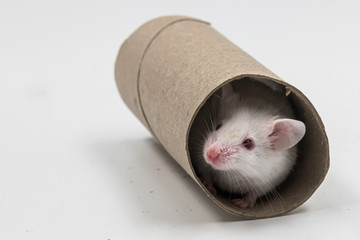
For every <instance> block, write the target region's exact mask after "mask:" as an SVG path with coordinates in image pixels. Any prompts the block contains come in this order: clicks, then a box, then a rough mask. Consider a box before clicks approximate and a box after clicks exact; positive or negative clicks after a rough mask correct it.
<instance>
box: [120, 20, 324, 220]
mask: <svg viewBox="0 0 360 240" xmlns="http://www.w3.org/2000/svg"><path fill="white" fill-rule="evenodd" d="M246 77H255V78H258V79H260V80H261V81H262V82H271V83H275V84H278V85H279V86H281V87H282V88H284V90H285V91H284V92H286V95H287V97H288V99H289V102H290V103H291V104H292V107H293V109H294V111H295V113H296V114H297V117H298V119H300V120H301V121H303V122H304V123H305V125H306V127H307V133H306V135H305V137H304V138H303V140H302V142H301V146H300V151H299V152H300V155H299V157H298V159H297V164H296V167H295V169H294V173H293V174H291V176H289V177H288V179H287V180H286V181H285V183H284V184H282V185H281V188H279V189H278V192H279V194H280V195H281V198H279V197H277V198H276V197H274V198H270V199H268V200H266V201H263V202H262V203H258V204H257V205H256V206H255V207H254V208H253V209H240V208H237V207H234V206H233V205H231V203H230V202H229V201H228V200H227V199H225V198H222V197H221V196H213V195H211V194H210V193H209V192H208V191H207V189H206V188H205V187H204V186H203V184H202V183H201V181H200V180H199V178H198V176H197V175H196V173H195V171H194V168H193V166H192V161H191V157H192V155H191V152H190V150H189V149H191V147H190V148H189V136H190V135H191V129H192V127H193V123H194V120H195V119H196V117H197V115H198V113H199V111H200V110H201V108H202V107H204V105H206V101H207V100H208V99H209V98H210V97H211V96H212V94H213V93H214V92H215V91H216V90H218V89H219V88H220V87H221V86H222V85H224V84H226V83H228V82H231V81H235V82H236V81H241V79H244V78H246ZM115 78H116V83H117V86H118V89H119V92H120V95H121V96H122V98H123V100H124V102H125V103H126V105H127V106H128V107H129V108H130V110H131V111H132V112H133V113H134V114H135V115H136V117H137V118H138V119H139V120H140V121H141V122H142V123H143V124H144V125H145V126H146V127H147V129H148V130H149V131H150V132H151V133H152V135H153V136H154V137H155V138H156V139H157V141H158V142H159V143H160V144H161V145H162V146H163V147H164V148H165V150H166V151H167V152H168V153H169V154H170V155H171V156H172V157H173V158H174V159H175V160H176V161H177V162H178V163H179V164H180V165H181V167H182V168H184V170H185V171H186V172H187V173H188V174H189V175H190V176H191V177H192V178H193V179H194V180H195V182H196V183H197V184H198V185H199V186H200V187H201V189H202V190H204V192H205V193H206V194H207V195H208V196H209V197H210V198H211V199H212V200H213V201H214V202H215V203H216V204H217V205H218V206H219V207H221V208H222V209H224V210H225V211H227V212H230V213H232V214H234V215H237V216H241V217H244V218H264V217H271V216H276V215H280V214H284V213H286V212H289V211H291V210H293V209H295V208H296V207H298V206H300V205H301V204H302V203H304V202H305V201H306V200H307V199H308V198H309V197H310V196H311V195H312V194H313V193H314V191H315V190H316V189H317V188H318V187H319V185H320V184H321V182H322V181H323V179H324V178H325V175H326V173H327V171H328V168H329V147H328V140H327V136H326V132H325V128H324V126H323V124H322V122H321V119H320V117H319V115H318V113H317V112H316V110H315V108H314V107H313V105H312V104H311V102H310V101H309V100H308V99H307V98H306V97H305V96H304V95H303V94H302V93H301V91H299V90H298V89H296V88H295V87H293V86H291V85H290V84H288V83H286V82H285V81H283V80H281V79H280V78H279V77H278V76H276V75H275V74H274V73H272V72H271V71H270V70H268V69H267V68H265V67H264V66H263V65H262V64H260V63H259V62H258V61H256V60H255V59H254V58H252V57H251V56H249V55H248V54H247V53H245V52H244V51H243V50H241V49H240V48H239V47H237V46H236V45H234V44H233V43H232V42H230V41H229V40H227V39H226V38H225V37H224V36H222V35H221V34H220V33H219V32H217V31H216V30H215V29H213V28H212V27H211V26H210V25H209V23H207V22H204V21H201V20H197V19H193V18H189V17H183V16H169V17H160V18H157V19H154V20H151V21H149V22H147V23H145V24H144V25H142V26H141V27H140V28H139V29H137V30H136V31H135V32H134V33H133V34H132V35H131V36H130V37H129V38H128V39H127V40H126V41H125V42H124V43H123V44H122V46H121V48H120V51H119V54H118V57H117V60H116V64H115Z"/></svg>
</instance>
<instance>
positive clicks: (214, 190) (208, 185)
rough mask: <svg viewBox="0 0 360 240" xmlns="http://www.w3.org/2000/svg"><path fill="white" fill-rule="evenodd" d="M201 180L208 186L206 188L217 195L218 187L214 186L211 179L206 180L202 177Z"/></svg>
mask: <svg viewBox="0 0 360 240" xmlns="http://www.w3.org/2000/svg"><path fill="white" fill-rule="evenodd" d="M200 180H201V182H202V183H203V184H204V186H205V187H206V189H207V190H208V191H209V192H210V193H211V194H212V195H216V193H217V192H216V188H215V187H214V184H213V182H212V181H211V180H205V179H203V178H202V179H200Z"/></svg>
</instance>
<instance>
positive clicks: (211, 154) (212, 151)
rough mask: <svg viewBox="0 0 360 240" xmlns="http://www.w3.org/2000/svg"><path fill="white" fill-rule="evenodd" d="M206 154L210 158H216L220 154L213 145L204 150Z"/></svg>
mask: <svg viewBox="0 0 360 240" xmlns="http://www.w3.org/2000/svg"><path fill="white" fill-rule="evenodd" d="M206 156H207V157H208V158H209V159H210V160H217V159H218V158H219V156H220V150H219V149H217V148H215V147H212V148H210V149H209V150H208V151H207V152H206Z"/></svg>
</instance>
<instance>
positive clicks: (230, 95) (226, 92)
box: [218, 83, 238, 119]
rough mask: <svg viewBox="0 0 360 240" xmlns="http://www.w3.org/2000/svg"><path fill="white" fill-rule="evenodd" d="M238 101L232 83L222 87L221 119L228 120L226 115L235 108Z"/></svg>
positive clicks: (219, 110)
mask: <svg viewBox="0 0 360 240" xmlns="http://www.w3.org/2000/svg"><path fill="white" fill-rule="evenodd" d="M237 101H238V99H237V95H236V94H234V88H233V86H232V85H231V83H228V84H225V85H224V86H223V87H221V96H220V104H219V108H218V113H219V118H220V119H223V118H226V114H227V113H229V112H231V109H234V108H235V106H236V103H237Z"/></svg>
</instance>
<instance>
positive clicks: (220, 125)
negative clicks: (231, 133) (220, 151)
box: [215, 122, 222, 130]
mask: <svg viewBox="0 0 360 240" xmlns="http://www.w3.org/2000/svg"><path fill="white" fill-rule="evenodd" d="M221 127H222V122H220V123H219V124H218V125H217V126H216V128H215V129H216V130H219V128H221Z"/></svg>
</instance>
